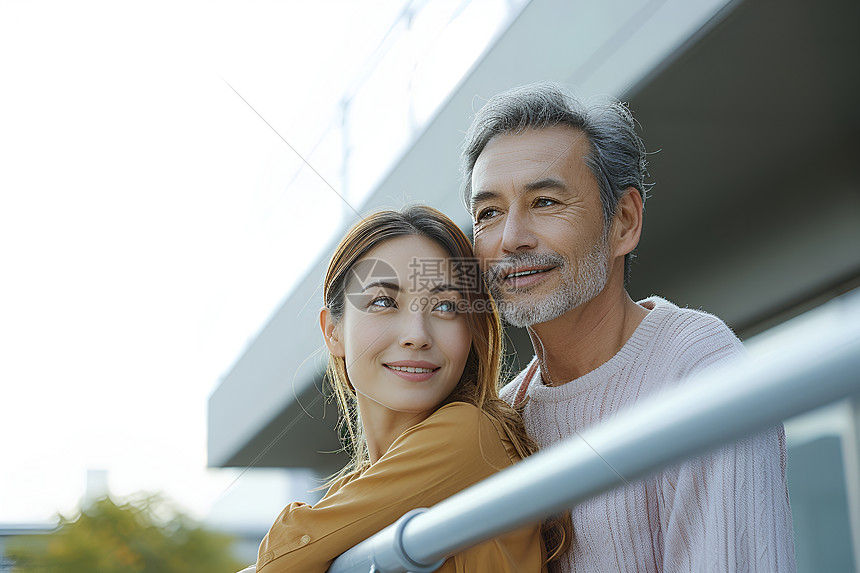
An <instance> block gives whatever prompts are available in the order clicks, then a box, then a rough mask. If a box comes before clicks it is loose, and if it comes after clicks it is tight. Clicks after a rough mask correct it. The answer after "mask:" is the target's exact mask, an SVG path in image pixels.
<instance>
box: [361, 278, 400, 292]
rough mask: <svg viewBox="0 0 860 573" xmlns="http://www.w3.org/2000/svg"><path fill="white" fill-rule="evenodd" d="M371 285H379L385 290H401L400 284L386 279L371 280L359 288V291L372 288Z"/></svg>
mask: <svg viewBox="0 0 860 573" xmlns="http://www.w3.org/2000/svg"><path fill="white" fill-rule="evenodd" d="M373 287H381V288H384V289H386V290H396V291H397V292H400V290H401V289H400V285H399V284H397V283H392V282H388V281H373V282H372V283H368V284H366V285H364V288H362V289H361V292H364V291H366V290H367V289H369V288H373Z"/></svg>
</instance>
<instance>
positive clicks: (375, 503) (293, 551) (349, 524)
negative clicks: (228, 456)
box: [257, 403, 510, 573]
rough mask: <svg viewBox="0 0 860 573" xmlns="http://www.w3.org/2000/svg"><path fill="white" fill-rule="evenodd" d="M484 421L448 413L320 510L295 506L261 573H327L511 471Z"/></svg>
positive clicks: (269, 544) (401, 442)
mask: <svg viewBox="0 0 860 573" xmlns="http://www.w3.org/2000/svg"><path fill="white" fill-rule="evenodd" d="M483 416H484V415H483V413H482V412H481V411H480V410H479V409H477V408H476V407H474V406H471V405H469V404H464V403H454V404H449V405H447V406H444V407H443V408H440V409H439V410H438V411H437V412H436V413H434V414H433V415H432V416H431V417H430V418H428V419H427V420H425V421H424V422H422V423H420V424H417V425H415V426H413V427H412V428H410V429H409V430H407V431H406V432H404V433H403V434H401V435H400V436H399V437H398V438H397V440H395V441H394V443H393V444H392V445H391V447H390V448H389V449H388V451H387V452H386V453H385V455H383V456H382V457H381V458H380V459H379V460H378V461H377V462H376V463H374V464H373V465H372V466H370V467H369V468H368V469H367V470H365V471H364V472H363V473H362V474H361V475H358V476H356V477H353V478H352V479H345V480H342V481H341V482H339V483H338V484H336V487H332V489H331V490H330V491H329V492H328V493H327V494H326V495H325V497H323V499H322V500H321V501H319V502H318V503H317V504H316V505H314V506H310V505H307V504H303V503H293V504H291V505H289V506H288V507H287V508H285V509H284V510H283V511H282V512H281V514H280V516H279V517H278V519H277V521H276V522H275V524H274V525H272V527H271V529H270V530H269V532H268V533H267V534H266V537H265V538H264V539H263V542H262V544H261V545H260V551H259V556H258V560H257V571H259V572H260V573H281V572H286V571H302V572H308V573H313V572H320V573H324V572H325V571H326V570H327V569H328V567H329V565H330V564H331V562H332V561H333V560H334V559H335V558H336V557H337V556H338V555H340V554H341V553H343V552H344V551H346V550H347V549H349V548H350V547H352V546H353V545H355V544H356V543H359V542H360V541H363V540H364V539H366V538H367V537H370V536H371V535H373V534H374V533H376V532H378V531H379V530H381V529H383V528H385V527H386V526H388V525H390V524H392V523H393V522H395V521H396V520H397V519H398V518H400V517H401V516H402V515H403V514H404V513H406V512H407V511H409V510H411V509H415V508H418V507H429V506H431V505H434V504H436V503H438V502H440V501H442V500H444V499H445V498H447V497H449V496H451V495H453V494H454V493H456V492H458V491H460V490H462V489H464V488H466V487H468V486H470V485H472V484H474V483H476V482H478V481H480V480H481V479H483V478H485V477H487V476H489V475H490V474H492V473H494V472H495V471H497V470H498V469H500V467H501V466H506V465H509V464H510V460H509V458H508V456H507V453H506V452H505V449H504V446H503V445H502V443H501V441H500V440H499V439H498V437H496V438H495V442H496V443H495V444H492V442H491V445H490V446H487V444H482V440H481V435H482V432H483V433H484V435H486V428H485V426H486V424H482V421H483V420H482V417H483ZM487 423H489V422H487ZM490 430H491V431H493V432H495V430H494V429H493V428H492V424H490Z"/></svg>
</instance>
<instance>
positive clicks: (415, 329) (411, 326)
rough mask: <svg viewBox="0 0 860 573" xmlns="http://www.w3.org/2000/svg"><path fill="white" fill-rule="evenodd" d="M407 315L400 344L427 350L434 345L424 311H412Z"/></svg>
mask: <svg viewBox="0 0 860 573" xmlns="http://www.w3.org/2000/svg"><path fill="white" fill-rule="evenodd" d="M406 315H407V316H406V317H405V320H404V324H403V326H402V328H403V330H402V332H401V334H400V346H402V347H404V348H410V349H412V350H425V349H427V348H430V347H431V346H433V339H432V337H431V336H430V331H429V329H428V328H427V318H426V316H425V314H424V312H423V311H422V310H421V309H419V310H417V311H410V312H408V313H406Z"/></svg>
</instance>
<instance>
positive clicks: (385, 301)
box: [367, 296, 397, 308]
mask: <svg viewBox="0 0 860 573" xmlns="http://www.w3.org/2000/svg"><path fill="white" fill-rule="evenodd" d="M367 306H368V307H369V308H394V307H396V306H397V304H396V303H395V302H394V299H393V298H391V297H390V296H378V297H376V298H375V299H373V300H372V301H370V304H368V305H367Z"/></svg>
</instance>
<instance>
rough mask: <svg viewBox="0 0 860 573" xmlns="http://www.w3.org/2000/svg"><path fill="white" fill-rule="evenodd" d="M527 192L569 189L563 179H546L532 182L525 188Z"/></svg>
mask: <svg viewBox="0 0 860 573" xmlns="http://www.w3.org/2000/svg"><path fill="white" fill-rule="evenodd" d="M525 189H526V191H539V190H541V189H567V185H565V184H564V181H562V180H561V179H556V178H555V177H545V178H543V179H538V180H537V181H532V182H531V183H529V184H527V185H526V187H525Z"/></svg>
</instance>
